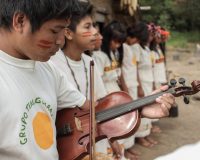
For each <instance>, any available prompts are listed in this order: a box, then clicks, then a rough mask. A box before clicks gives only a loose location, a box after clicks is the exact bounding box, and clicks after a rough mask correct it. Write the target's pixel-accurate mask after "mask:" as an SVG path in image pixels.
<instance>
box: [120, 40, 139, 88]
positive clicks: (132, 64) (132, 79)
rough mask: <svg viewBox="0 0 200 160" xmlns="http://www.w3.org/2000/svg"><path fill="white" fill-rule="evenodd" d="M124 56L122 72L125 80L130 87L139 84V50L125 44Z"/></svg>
mask: <svg viewBox="0 0 200 160" xmlns="http://www.w3.org/2000/svg"><path fill="white" fill-rule="evenodd" d="M123 48H124V58H123V64H122V72H123V75H124V80H125V83H126V85H127V87H128V88H130V87H136V86H138V82H137V62H138V61H139V52H137V51H136V50H134V49H133V47H131V46H129V45H127V44H126V43H124V44H123Z"/></svg>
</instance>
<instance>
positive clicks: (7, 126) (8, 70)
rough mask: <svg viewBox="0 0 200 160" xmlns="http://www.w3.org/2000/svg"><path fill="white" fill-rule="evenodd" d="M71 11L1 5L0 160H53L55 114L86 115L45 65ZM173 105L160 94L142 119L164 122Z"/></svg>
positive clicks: (50, 5)
mask: <svg viewBox="0 0 200 160" xmlns="http://www.w3.org/2000/svg"><path fill="white" fill-rule="evenodd" d="M73 10H77V1H76V0H67V1H66V0H59V1H58V0H42V1H39V0H20V1H19V0H15V1H7V0H0V82H1V90H0V94H1V96H0V97H1V98H0V114H1V116H0V125H1V129H0V135H1V142H0V159H3V160H10V159H12V160H18V159H21V160H27V159H29V160H32V159H34V160H35V159H48V160H56V159H58V152H57V149H56V129H55V119H56V112H57V110H60V109H62V108H66V107H70V106H79V107H82V108H83V109H88V104H89V103H88V101H87V100H86V98H85V97H84V96H83V95H82V94H81V93H80V92H79V91H77V89H76V88H74V87H73V86H72V85H71V83H69V81H68V80H67V78H66V77H65V76H64V75H63V74H62V73H61V72H59V71H58V70H57V69H56V68H55V67H54V65H52V64H51V63H50V62H48V60H49V59H50V57H51V56H52V55H54V54H55V53H56V51H58V49H59V46H60V45H61V43H62V38H63V29H64V28H65V27H67V25H68V24H69V20H70V16H71V13H72V12H73ZM163 89H166V88H163ZM173 103H174V97H173V96H172V95H171V94H164V95H163V96H161V97H159V98H158V99H157V100H156V103H155V104H154V105H151V106H149V107H144V108H143V109H142V111H141V114H142V116H145V117H149V118H160V117H165V116H168V114H169V109H170V108H171V105H172V104H173ZM69 154H70V153H69Z"/></svg>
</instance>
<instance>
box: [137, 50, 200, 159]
mask: <svg viewBox="0 0 200 160" xmlns="http://www.w3.org/2000/svg"><path fill="white" fill-rule="evenodd" d="M167 70H168V72H170V73H169V77H171V78H176V79H178V78H179V77H183V78H185V79H186V84H187V85H190V83H191V82H192V81H193V80H200V53H199V54H197V53H195V48H194V46H193V47H191V49H188V50H185V49H172V48H168V53H167ZM197 98H200V94H199V93H198V94H196V95H195V96H190V104H188V105H187V104H184V102H183V97H179V98H176V102H177V104H178V109H179V116H178V117H177V118H164V119H161V120H160V121H158V122H156V125H158V126H160V128H161V129H162V133H160V134H156V133H154V134H152V135H151V136H152V138H154V139H156V140H158V141H159V144H158V145H156V146H154V147H152V148H150V149H149V148H145V147H141V146H139V145H137V144H136V146H135V149H136V150H137V151H140V152H141V153H142V155H141V156H140V160H153V159H155V158H156V157H159V156H161V155H166V154H169V153H171V152H172V151H174V150H175V149H177V148H179V147H181V146H183V145H186V144H192V143H195V142H198V141H200V124H199V123H200V99H199V100H197Z"/></svg>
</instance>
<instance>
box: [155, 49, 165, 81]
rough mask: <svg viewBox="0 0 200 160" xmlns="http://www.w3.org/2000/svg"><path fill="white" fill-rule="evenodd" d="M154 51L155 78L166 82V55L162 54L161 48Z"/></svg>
mask: <svg viewBox="0 0 200 160" xmlns="http://www.w3.org/2000/svg"><path fill="white" fill-rule="evenodd" d="M152 53H153V54H154V67H153V74H154V80H155V82H156V83H166V82H167V77H166V67H165V58H164V55H163V54H162V52H161V50H158V52H155V51H152Z"/></svg>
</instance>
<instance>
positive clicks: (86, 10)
mask: <svg viewBox="0 0 200 160" xmlns="http://www.w3.org/2000/svg"><path fill="white" fill-rule="evenodd" d="M92 13H93V6H92V5H91V4H90V3H89V2H83V1H80V2H79V10H78V11H77V12H74V13H73V15H72V17H71V22H70V25H69V26H68V28H69V29H70V30H72V31H73V32H75V31H76V27H77V25H78V24H79V23H80V21H81V20H82V19H83V18H85V17H87V16H90V17H92Z"/></svg>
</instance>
